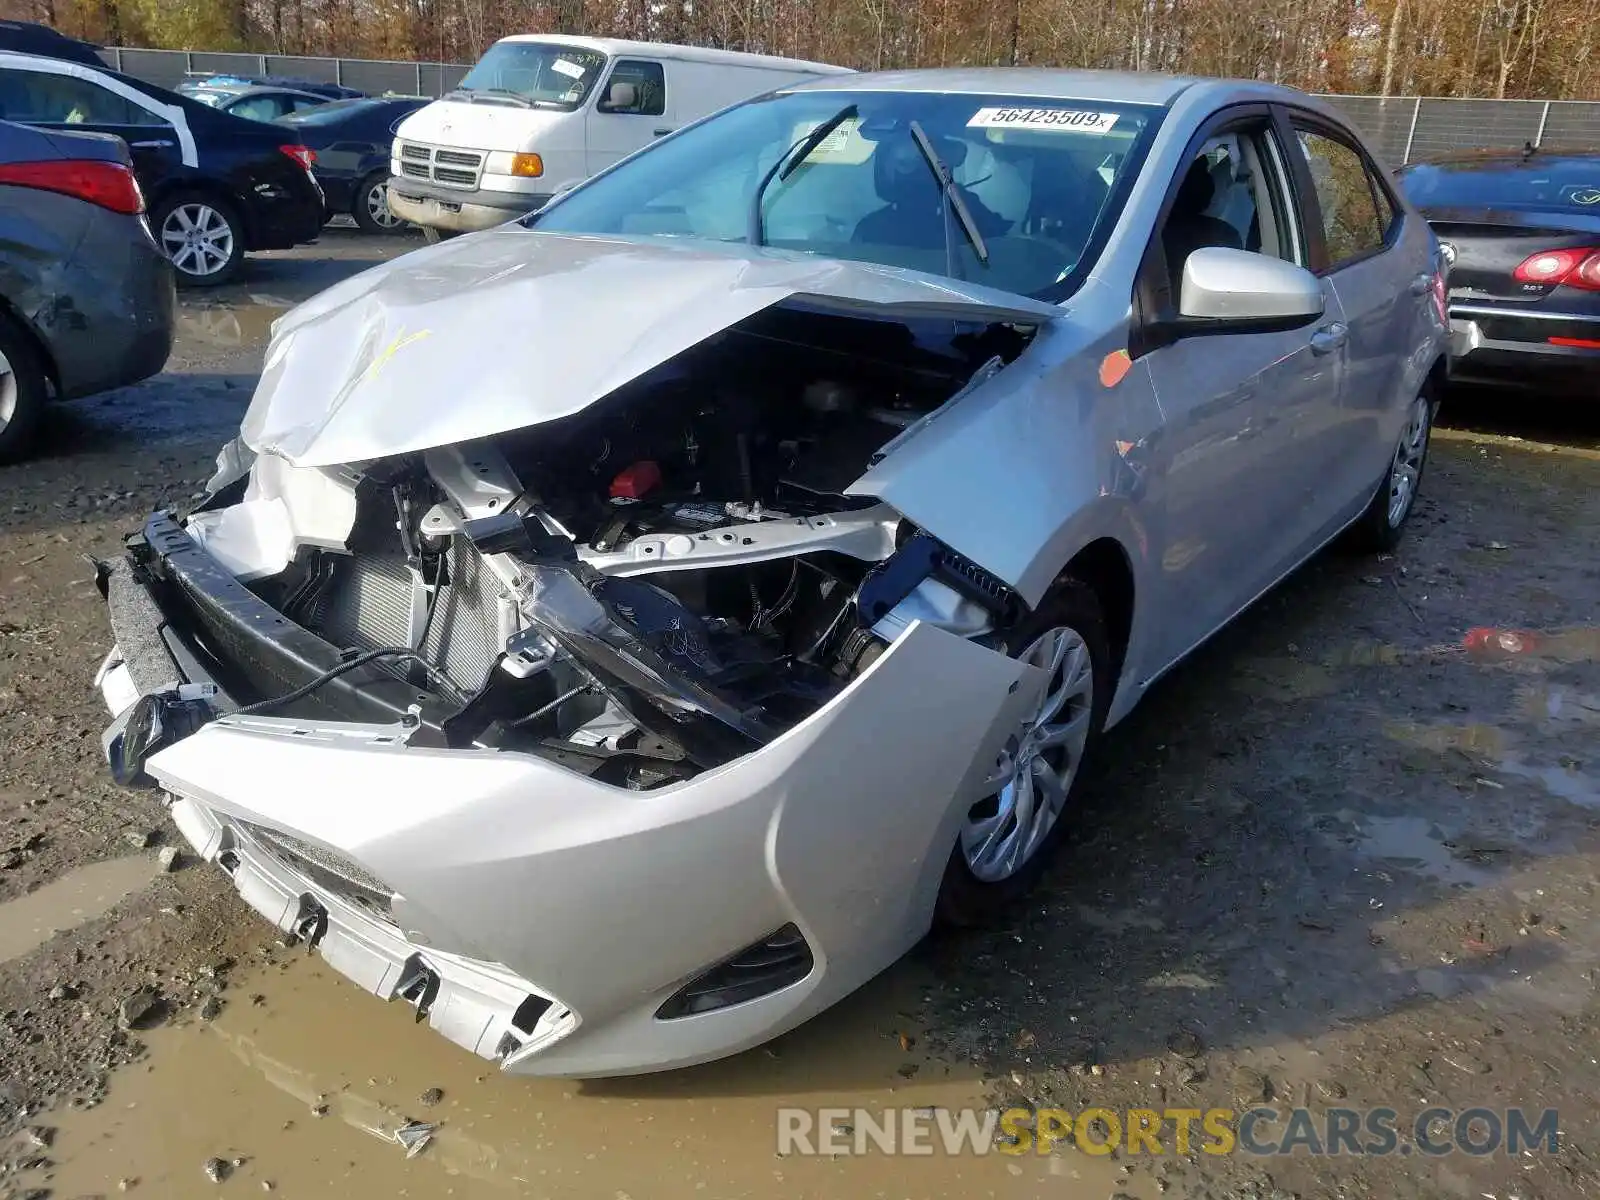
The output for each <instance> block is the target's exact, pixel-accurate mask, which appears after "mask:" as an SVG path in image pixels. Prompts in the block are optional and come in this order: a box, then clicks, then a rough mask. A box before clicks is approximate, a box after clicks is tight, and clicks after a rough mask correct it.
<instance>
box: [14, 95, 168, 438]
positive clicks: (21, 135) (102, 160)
mask: <svg viewBox="0 0 1600 1200" xmlns="http://www.w3.org/2000/svg"><path fill="white" fill-rule="evenodd" d="M174 307H175V301H174V296H173V287H172V264H171V263H169V262H168V261H167V259H166V256H165V255H163V254H162V253H161V251H160V250H159V249H158V248H157V246H156V243H155V239H153V238H152V237H151V236H150V227H149V225H148V224H146V223H145V218H144V197H143V196H142V195H141V194H140V191H139V184H138V181H137V180H136V179H135V178H134V174H133V165H132V160H131V158H130V156H129V154H128V148H127V146H125V145H124V144H123V143H122V141H121V140H120V139H118V138H114V137H111V136H109V135H106V134H96V133H59V132H51V131H46V130H42V129H28V128H26V127H24V126H22V125H13V124H11V123H10V122H7V121H0V462H3V461H6V460H8V459H13V458H16V457H18V456H20V455H21V454H22V453H24V452H25V451H26V449H27V446H28V443H29V441H30V440H31V438H32V436H33V432H34V427H35V425H36V424H37V422H38V420H39V413H40V410H41V409H43V407H44V404H45V401H46V400H47V399H48V398H49V397H51V396H52V395H54V396H55V397H57V398H62V399H67V398H71V397H74V396H86V395H89V394H90V393H92V392H100V391H104V390H106V389H107V388H114V387H121V386H123V385H124V384H129V383H136V382H138V381H139V380H141V379H144V378H146V377H148V376H150V375H154V374H155V373H156V372H157V371H159V370H161V368H162V366H164V365H165V364H166V361H167V354H168V353H169V352H170V351H171V349H172V329H173V320H174Z"/></svg>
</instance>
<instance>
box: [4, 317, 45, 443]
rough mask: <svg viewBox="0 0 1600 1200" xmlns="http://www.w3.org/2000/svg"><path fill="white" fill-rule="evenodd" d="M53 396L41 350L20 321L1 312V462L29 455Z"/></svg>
mask: <svg viewBox="0 0 1600 1200" xmlns="http://www.w3.org/2000/svg"><path fill="white" fill-rule="evenodd" d="M49 394H50V385H49V380H48V378H47V377H46V375H45V370H44V364H43V363H42V362H40V361H39V353H38V351H37V350H35V349H34V347H33V344H32V342H30V341H29V339H28V335H27V334H25V333H24V332H23V331H22V329H21V328H20V327H18V325H17V324H16V322H15V321H13V320H12V319H11V318H10V317H8V316H6V315H5V314H4V313H0V462H12V461H14V460H16V459H18V458H21V457H22V456H23V455H24V454H26V453H27V452H28V449H29V448H30V447H31V446H32V444H33V437H34V433H35V431H36V430H37V428H38V425H39V416H40V414H41V413H42V412H43V410H44V404H45V399H46V398H47V397H48V396H49Z"/></svg>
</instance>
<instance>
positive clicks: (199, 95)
mask: <svg viewBox="0 0 1600 1200" xmlns="http://www.w3.org/2000/svg"><path fill="white" fill-rule="evenodd" d="M182 94H183V95H185V96H188V97H189V99H191V100H198V101H200V103H201V104H204V105H207V106H209V107H211V108H218V107H220V106H222V105H224V104H226V103H227V102H228V101H229V100H232V99H233V98H234V97H235V96H237V95H238V94H239V93H238V92H218V91H214V90H212V89H211V88H190V89H189V90H188V91H186V92H184V93H182Z"/></svg>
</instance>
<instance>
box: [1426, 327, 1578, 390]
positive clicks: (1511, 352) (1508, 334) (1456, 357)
mask: <svg viewBox="0 0 1600 1200" xmlns="http://www.w3.org/2000/svg"><path fill="white" fill-rule="evenodd" d="M1450 349H1451V377H1452V378H1454V379H1459V380H1462V381H1470V382H1485V383H1499V384H1509V385H1519V384H1520V385H1525V386H1529V387H1538V388H1543V389H1546V390H1548V389H1551V388H1555V389H1556V390H1562V391H1564V390H1567V389H1568V388H1576V389H1580V390H1583V391H1586V392H1590V393H1594V392H1595V391H1596V389H1600V315H1597V316H1593V317H1590V316H1585V315H1578V314H1563V315H1560V316H1546V315H1541V316H1538V317H1533V316H1526V315H1522V314H1517V313H1503V312H1501V311H1499V310H1495V309H1489V308H1482V307H1477V306H1471V307H1469V306H1457V305H1452V306H1451V309H1450Z"/></svg>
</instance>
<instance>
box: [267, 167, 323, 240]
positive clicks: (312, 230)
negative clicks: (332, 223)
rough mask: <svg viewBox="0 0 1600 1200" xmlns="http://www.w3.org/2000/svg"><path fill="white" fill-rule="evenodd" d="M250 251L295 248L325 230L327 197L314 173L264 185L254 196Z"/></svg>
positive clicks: (315, 237) (315, 238)
mask: <svg viewBox="0 0 1600 1200" xmlns="http://www.w3.org/2000/svg"><path fill="white" fill-rule="evenodd" d="M251 207H252V212H251V219H250V249H251V250H292V249H294V247H296V246H300V245H304V244H305V243H306V242H314V241H316V240H317V238H318V236H319V235H320V234H321V233H322V226H323V222H324V218H325V216H326V213H327V207H328V205H327V200H326V198H325V197H324V196H323V193H322V185H321V184H320V183H318V182H317V180H316V179H315V178H314V177H313V176H311V175H305V177H304V178H303V179H296V180H294V181H293V182H292V183H271V184H268V185H263V187H262V188H261V189H258V190H257V192H256V194H255V196H254V197H253V198H252V205H251Z"/></svg>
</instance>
